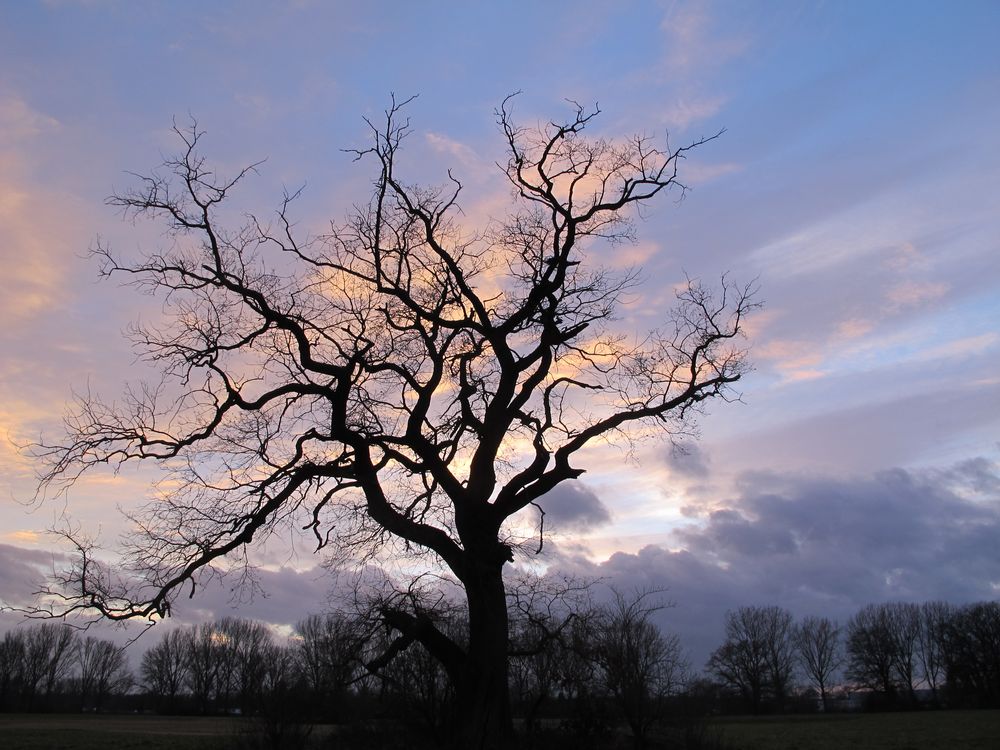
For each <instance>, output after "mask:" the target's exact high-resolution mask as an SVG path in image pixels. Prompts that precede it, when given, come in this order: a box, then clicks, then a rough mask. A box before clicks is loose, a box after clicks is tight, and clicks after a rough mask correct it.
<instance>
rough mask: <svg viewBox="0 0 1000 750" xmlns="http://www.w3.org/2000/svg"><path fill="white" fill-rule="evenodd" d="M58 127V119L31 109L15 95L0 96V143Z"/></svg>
mask: <svg viewBox="0 0 1000 750" xmlns="http://www.w3.org/2000/svg"><path fill="white" fill-rule="evenodd" d="M58 127H59V121H58V120H56V119H55V118H54V117H49V116H48V115H46V114H43V113H41V112H36V111H35V110H33V109H32V108H31V107H30V106H29V105H28V103H27V102H25V101H24V100H23V99H21V98H20V97H17V96H8V97H4V98H0V143H6V144H10V143H16V142H18V141H23V140H27V139H29V138H34V137H35V136H37V135H39V134H41V133H44V132H46V131H51V130H55V129H56V128H58Z"/></svg>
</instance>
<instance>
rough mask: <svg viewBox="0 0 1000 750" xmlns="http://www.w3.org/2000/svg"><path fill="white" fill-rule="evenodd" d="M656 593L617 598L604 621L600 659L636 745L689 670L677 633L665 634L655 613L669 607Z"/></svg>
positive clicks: (617, 594) (617, 595) (658, 718)
mask: <svg viewBox="0 0 1000 750" xmlns="http://www.w3.org/2000/svg"><path fill="white" fill-rule="evenodd" d="M656 593H657V592H655V591H644V592H639V593H637V594H636V595H635V596H633V597H631V598H629V597H626V596H624V595H623V594H622V593H621V592H619V591H615V592H614V602H613V603H612V605H611V606H610V607H609V608H608V609H607V610H606V612H605V616H604V617H603V618H602V619H601V622H600V624H599V626H598V627H599V628H600V630H599V633H600V635H599V642H598V647H597V653H598V660H599V663H600V665H601V669H602V672H603V674H604V681H605V685H606V688H607V690H608V692H609V693H610V694H611V696H612V698H613V699H614V701H615V703H616V704H617V705H618V707H619V709H620V710H621V712H622V714H623V715H624V717H625V720H626V722H628V725H629V728H630V729H631V730H632V736H633V738H634V741H635V747H636V748H643V747H645V746H646V739H647V735H648V733H649V730H650V729H651V728H652V727H653V726H654V725H655V724H656V723H657V722H659V721H662V720H663V719H664V718H665V716H666V709H667V706H666V703H667V700H668V699H669V698H670V697H671V696H673V695H675V694H676V693H677V691H678V690H679V688H680V686H681V683H682V681H683V679H684V675H685V672H686V669H687V663H686V662H685V660H684V657H683V654H682V653H681V647H680V640H679V639H678V638H677V636H676V635H664V634H663V633H661V632H660V630H659V628H658V627H657V626H656V625H655V624H654V623H653V622H652V620H651V619H650V617H651V616H652V614H653V613H654V612H656V611H658V610H660V609H662V608H663V606H664V605H661V604H656V603H654V602H651V601H650V598H651V597H653V596H655V595H656Z"/></svg>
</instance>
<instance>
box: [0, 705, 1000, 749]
mask: <svg viewBox="0 0 1000 750" xmlns="http://www.w3.org/2000/svg"><path fill="white" fill-rule="evenodd" d="M249 727H250V723H249V722H248V721H247V720H245V719H228V718H203V717H187V716H185V717H158V716H130V715H122V716H84V715H44V714H33V715H23V714H21V715H17V714H15V715H10V714H6V715H5V714H0V747H3V748H4V750H8V749H9V750H107V748H114V750H140V748H141V749H142V750H168V749H169V750H216V749H218V748H238V747H240V746H241V744H242V743H240V742H238V740H237V738H238V737H239V735H240V733H241V732H242V731H245V730H246V729H248V728H249ZM712 729H713V730H715V731H717V732H718V733H719V735H721V737H722V739H724V740H725V741H726V743H727V744H728V745H729V746H730V747H732V748H733V749H734V750H845V749H846V750H938V749H939V748H948V750H994V749H995V748H997V747H1000V711H939V712H924V713H894V714H838V715H835V716H778V717H760V718H748V717H734V718H722V719H717V720H715V721H714V722H713V723H712ZM318 734H321V735H322V734H323V733H322V732H319V733H318ZM314 736H315V735H314ZM323 744H325V743H323ZM618 744H621V743H618Z"/></svg>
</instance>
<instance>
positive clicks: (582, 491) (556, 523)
mask: <svg viewBox="0 0 1000 750" xmlns="http://www.w3.org/2000/svg"><path fill="white" fill-rule="evenodd" d="M538 504H539V505H541V506H542V508H543V509H544V511H545V523H546V528H550V529H552V530H553V531H555V532H561V531H583V530H585V529H591V528H594V527H595V526H599V525H601V524H604V523H607V522H608V521H610V520H611V514H610V513H609V512H608V509H607V508H606V507H605V505H604V503H602V502H601V499H600V498H599V497H598V496H597V495H596V494H595V493H594V492H593V490H591V489H590V488H589V487H587V486H586V485H585V484H583V483H582V482H563V483H562V484H560V485H559V486H557V487H556V488H555V489H554V490H552V491H551V492H549V493H547V494H546V495H544V496H543V497H542V498H541V499H540V500H539V501H538Z"/></svg>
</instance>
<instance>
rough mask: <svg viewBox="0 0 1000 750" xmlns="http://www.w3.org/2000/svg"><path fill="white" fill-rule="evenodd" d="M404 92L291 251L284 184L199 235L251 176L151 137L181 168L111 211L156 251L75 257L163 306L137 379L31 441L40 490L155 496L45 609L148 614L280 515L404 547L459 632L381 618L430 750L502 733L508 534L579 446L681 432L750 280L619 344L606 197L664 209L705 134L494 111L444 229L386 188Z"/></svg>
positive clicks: (734, 328) (192, 144)
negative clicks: (413, 668)
mask: <svg viewBox="0 0 1000 750" xmlns="http://www.w3.org/2000/svg"><path fill="white" fill-rule="evenodd" d="M405 104H406V102H402V103H397V102H396V101H395V100H393V103H392V105H391V107H390V108H389V109H388V110H387V111H386V113H385V119H384V121H383V122H381V123H378V124H376V123H373V122H369V123H368V124H369V125H370V133H371V144H370V146H369V147H368V148H365V149H359V150H357V151H355V152H354V155H355V156H356V158H357V159H359V160H364V161H369V162H372V163H373V164H374V166H375V172H376V177H375V180H374V189H373V191H372V196H371V198H370V200H369V201H368V202H367V203H366V204H365V205H363V206H361V207H359V208H357V209H356V211H355V213H354V214H353V215H352V216H351V217H350V218H349V219H348V220H347V221H345V222H344V223H341V224H339V225H335V226H334V227H333V228H332V229H331V231H330V232H329V234H327V235H324V236H320V237H305V238H300V237H298V236H297V233H296V230H295V227H294V225H293V222H292V219H291V218H290V215H289V211H290V204H291V203H292V201H293V200H294V198H295V195H286V196H285V199H284V201H283V203H282V205H281V207H280V209H279V210H278V211H277V215H276V218H275V219H274V220H272V221H265V220H262V219H259V218H256V217H251V218H250V219H249V220H248V221H247V222H246V223H245V224H243V225H242V226H236V227H226V226H225V225H224V223H223V220H222V219H221V218H220V211H221V206H222V205H223V204H224V203H225V202H226V201H227V200H228V199H229V198H230V197H231V194H232V192H233V191H234V188H235V187H236V186H237V183H238V182H239V181H240V180H241V179H242V178H244V177H245V176H246V175H247V174H248V173H249V172H251V171H253V167H250V168H248V169H245V170H243V171H242V172H240V173H239V174H237V175H236V177H234V178H232V179H223V178H220V177H218V176H217V175H216V174H214V173H213V172H212V171H211V170H210V168H209V167H208V165H207V163H206V161H205V159H204V157H203V156H201V154H200V152H199V142H200V139H201V135H202V134H201V133H200V132H199V131H198V129H197V127H196V126H192V127H191V128H190V129H189V130H180V129H178V130H177V134H178V135H179V136H180V138H181V139H182V141H183V144H184V148H183V153H182V154H181V155H180V156H179V157H178V158H176V159H173V160H170V161H168V162H166V164H165V168H164V170H162V171H159V172H154V173H152V174H151V175H149V176H145V177H141V178H139V181H138V184H137V186H136V188H135V189H134V190H132V191H131V192H127V193H124V194H121V195H117V196H115V197H113V198H111V199H110V202H111V204H112V205H114V206H118V207H120V208H121V209H122V210H123V211H124V212H125V214H126V215H128V216H130V217H131V216H151V217H154V218H158V219H161V220H164V221H165V222H166V225H167V227H168V229H169V232H170V235H171V241H170V242H169V243H168V246H167V247H166V248H164V249H162V250H159V251H155V252H152V253H149V254H147V255H145V256H144V257H143V258H141V259H140V260H139V261H137V262H128V261H126V260H123V259H121V258H119V257H117V256H116V255H115V254H114V253H113V252H112V251H111V249H110V248H108V247H107V246H105V245H103V244H100V243H99V244H98V245H97V247H96V248H95V250H94V253H95V255H97V256H98V258H100V259H101V261H102V262H103V272H104V273H105V274H107V275H114V276H121V277H123V278H126V279H129V280H131V281H132V282H134V284H135V285H136V286H137V287H139V288H140V289H141V290H143V291H146V292H149V293H153V294H157V295H161V296H162V298H163V300H164V304H165V306H166V308H167V312H168V317H169V321H170V322H169V323H167V324H166V325H165V326H164V327H162V328H159V329H157V328H151V327H139V326H137V327H136V328H135V329H134V335H135V338H136V339H137V341H138V343H139V345H140V346H141V347H142V348H143V349H144V350H145V352H146V355H147V357H148V359H149V360H151V361H152V362H153V363H154V364H156V365H157V366H159V367H160V368H161V369H162V372H163V374H164V378H163V380H162V382H161V383H159V384H156V385H144V386H140V387H133V388H131V389H129V390H128V391H127V392H126V393H125V395H124V397H123V399H122V400H121V401H120V402H119V404H118V405H115V404H113V403H107V402H104V401H102V400H100V399H99V398H97V397H96V396H93V397H92V396H87V397H85V398H83V399H81V402H80V405H79V409H78V410H77V411H76V413H74V414H73V415H72V416H71V417H70V418H69V419H68V425H69V437H68V439H67V440H66V441H65V442H63V443H62V444H59V445H49V446H45V447H42V448H41V449H40V453H41V454H42V456H43V458H46V459H47V461H48V463H47V469H46V472H45V474H44V476H43V486H45V487H47V488H50V489H62V488H63V487H64V486H65V485H66V484H71V483H72V482H73V480H74V479H75V478H77V477H78V476H79V475H80V474H81V473H82V472H84V471H87V470H88V469H91V468H92V467H95V466H100V465H105V464H111V465H119V464H121V463H123V462H128V461H133V460H144V459H148V460H152V461H154V462H160V463H162V464H163V465H165V466H166V467H167V468H168V470H169V471H170V472H171V473H172V474H171V477H170V479H171V482H170V485H169V486H170V491H169V492H168V493H165V494H164V495H163V496H162V497H161V498H159V499H158V500H157V501H155V502H153V503H152V504H151V506H150V507H148V508H146V509H145V510H143V511H140V512H138V513H136V514H135V521H136V534H135V535H134V536H133V537H131V539H130V542H129V548H128V549H127V550H126V553H125V558H124V563H123V567H121V568H118V569H115V570H111V569H109V568H108V567H106V566H104V565H102V564H101V563H100V562H99V560H98V559H97V556H96V555H95V549H94V548H93V547H92V546H91V544H90V543H88V542H86V541H83V540H79V539H77V540H76V541H77V549H78V552H79V558H78V560H77V563H76V565H75V566H74V567H73V569H72V570H70V571H68V572H67V573H66V575H65V576H63V577H62V579H61V580H60V581H59V582H58V586H55V587H53V593H58V595H59V596H61V597H62V602H63V605H64V610H65V609H68V610H79V609H84V610H96V611H97V612H99V613H101V614H102V615H103V616H105V617H110V618H112V619H124V618H131V617H157V616H163V615H165V614H167V613H168V612H169V608H170V606H171V604H172V602H173V601H174V600H175V599H176V597H177V596H178V595H179V594H180V592H181V588H182V586H183V584H185V583H186V582H191V583H192V585H194V582H195V581H196V580H197V579H198V577H199V575H201V574H204V573H205V571H207V570H209V569H210V568H211V566H213V565H219V564H221V563H222V561H223V559H224V558H226V557H227V556H229V557H233V556H236V557H239V556H241V555H245V554H246V553H245V551H244V550H245V547H246V545H248V544H249V543H250V542H252V541H255V540H259V539H260V538H261V537H264V536H266V535H267V534H268V533H270V532H272V531H274V530H275V529H277V528H280V527H283V526H284V525H288V524H298V525H300V526H303V527H304V528H305V529H307V530H309V531H311V532H312V533H313V534H314V535H315V539H316V542H317V546H318V547H319V548H323V547H326V546H327V545H332V546H334V547H336V548H338V549H349V550H353V551H362V552H363V553H364V554H368V555H375V554H377V553H378V554H383V553H384V554H388V553H407V554H415V553H429V554H430V555H432V556H434V557H436V558H437V560H439V561H440V564H441V565H443V566H444V568H445V569H447V571H448V572H449V573H450V574H451V575H452V576H454V578H455V579H457V581H458V582H459V583H460V584H461V587H462V588H463V590H464V595H465V598H466V600H467V609H468V633H467V638H465V639H464V642H461V643H460V642H458V641H456V640H455V639H454V638H452V637H451V636H450V635H449V634H447V633H445V632H442V631H441V630H440V629H439V628H438V627H437V626H436V625H435V622H434V620H433V618H430V617H427V616H426V614H425V613H423V612H422V611H420V610H406V609H405V608H402V607H400V608H393V607H391V606H388V605H387V606H385V607H384V611H383V612H381V614H382V616H383V617H384V618H385V620H386V621H387V622H388V623H390V624H391V625H392V626H393V627H394V628H396V629H397V630H399V631H401V632H402V633H403V634H404V635H406V636H407V637H408V638H409V639H410V640H411V641H413V640H415V641H419V642H420V644H422V645H423V646H424V647H425V648H426V649H427V651H428V652H429V653H430V654H432V655H433V656H434V657H435V658H436V659H438V660H439V661H440V662H441V664H442V665H443V667H444V670H445V671H446V673H447V674H448V676H449V678H450V680H451V681H452V683H453V685H454V686H455V695H456V696H457V701H458V705H457V707H456V716H459V717H461V724H462V726H460V727H459V728H458V730H459V731H458V739H457V740H456V741H458V742H460V743H461V744H463V746H465V747H481V746H489V745H495V744H503V743H505V742H506V741H507V738H509V736H510V734H511V717H510V709H509V705H508V692H507V654H506V651H507V640H508V617H507V609H506V599H505V591H504V580H503V576H502V571H503V569H504V566H505V565H506V564H508V563H510V562H511V561H512V560H513V548H514V546H515V542H514V540H513V538H512V536H511V533H510V531H509V527H508V526H507V525H506V524H507V520H508V519H509V518H510V517H511V516H513V515H514V514H516V513H518V512H519V511H522V510H524V509H526V508H528V506H531V505H535V504H538V503H539V502H541V503H542V504H544V497H545V494H546V493H547V492H549V491H551V490H552V489H553V488H555V487H556V486H557V485H559V484H560V483H562V482H566V481H568V480H573V479H577V478H578V477H580V476H581V475H582V474H583V473H584V468H583V467H582V466H580V465H578V463H576V460H577V457H578V455H579V453H580V451H581V450H582V449H583V448H585V447H587V446H588V445H591V444H593V443H594V442H595V441H599V440H615V441H624V442H627V441H630V440H633V439H636V438H639V437H644V436H646V435H648V434H649V433H650V432H651V430H650V428H656V429H657V430H659V431H660V432H661V433H662V432H665V433H666V434H667V435H676V434H679V433H686V432H689V431H690V429H691V418H692V416H693V415H695V414H696V413H697V412H698V407H699V405H700V404H702V403H703V402H705V401H706V400H709V399H714V398H723V399H727V398H730V397H731V396H732V391H731V390H730V388H731V385H732V384H733V383H735V382H736V381H737V380H739V378H740V377H741V376H742V375H743V374H744V373H745V372H746V371H747V362H746V357H745V352H744V350H743V349H742V348H741V345H740V336H741V334H742V327H743V323H744V320H745V316H746V315H747V313H748V312H749V311H750V310H751V309H752V308H753V307H754V305H755V302H754V301H753V294H752V292H753V289H752V288H751V287H750V286H734V285H733V284H731V283H730V282H728V281H727V280H726V279H723V282H722V284H721V286H720V287H719V288H718V289H716V290H714V291H713V290H712V289H709V288H707V287H705V286H703V285H701V284H700V283H698V282H697V281H689V282H688V284H687V285H686V286H685V287H684V288H683V289H681V291H680V292H679V293H678V295H677V297H678V304H677V306H676V308H675V310H674V312H673V313H672V315H671V316H670V317H669V319H668V320H666V321H665V322H664V325H663V327H662V328H660V329H658V330H655V331H652V332H650V333H649V334H648V335H646V336H644V337H642V338H640V339H638V340H633V339H632V338H631V337H630V336H627V335H624V334H621V333H619V332H617V331H616V330H615V329H614V328H613V326H612V325H610V322H611V321H612V320H613V316H614V314H615V311H616V308H617V307H618V306H619V305H620V303H621V302H622V299H623V296H624V295H626V294H627V293H630V292H631V291H632V290H633V288H634V287H635V286H636V284H637V276H636V275H635V273H630V272H627V273H623V274H617V275H616V274H615V273H612V272H610V271H608V270H605V269H603V268H599V267H594V266H592V265H591V264H590V263H589V262H588V260H587V257H586V253H585V248H586V247H588V246H590V245H592V244H593V243H596V242H609V241H610V242H616V241H621V240H625V239H629V238H630V237H631V236H632V227H631V224H630V220H629V218H630V215H631V213H632V212H631V209H633V208H635V207H637V206H639V205H641V204H643V203H645V202H647V201H649V200H651V199H652V198H654V197H656V196H658V195H659V194H661V193H668V192H674V191H676V192H677V193H681V194H682V192H683V190H684V186H683V185H682V183H680V182H679V181H678V178H677V174H678V172H677V170H678V166H679V165H680V163H681V161H682V160H683V159H684V157H685V154H686V153H687V152H688V151H689V150H690V149H691V148H693V147H695V146H698V145H700V144H702V143H704V142H705V141H706V140H710V139H702V140H700V141H697V142H695V143H693V144H691V145H688V146H684V147H681V148H676V149H671V148H670V147H669V145H667V146H660V145H657V144H656V143H655V142H654V141H653V140H652V139H651V138H649V137H645V136H637V137H634V138H632V139H628V140H625V141H612V140H607V139H590V138H587V137H585V136H584V131H585V129H586V128H587V127H588V126H589V125H590V124H591V123H592V121H593V118H594V117H595V116H596V115H597V114H598V110H597V109H596V108H595V109H594V110H589V111H588V110H585V109H584V108H582V107H579V106H574V109H573V111H572V114H571V116H570V117H569V118H568V119H567V120H566V121H565V122H562V123H553V124H549V125H545V126H541V127H540V128H537V129H524V128H521V127H519V126H517V125H516V124H515V123H514V121H513V119H512V117H511V112H510V106H509V105H510V100H509V99H508V100H505V101H504V103H503V105H502V106H501V107H500V109H499V110H498V112H497V118H498V123H499V127H500V130H501V132H502V134H503V137H504V140H505V143H506V147H507V151H508V154H507V159H506V161H505V162H504V163H502V164H501V165H500V168H501V169H502V171H503V173H504V174H505V175H506V177H507V179H508V180H509V182H510V185H511V186H512V188H513V200H512V206H511V210H510V211H509V213H508V214H507V215H506V216H504V217H500V218H498V219H495V220H493V221H492V222H490V223H489V224H488V225H487V226H485V227H479V228H470V227H466V226H463V225H462V223H461V222H460V220H459V202H458V199H459V195H460V192H461V189H462V185H461V183H460V182H459V180H458V179H457V178H455V177H454V176H452V175H451V173H450V172H449V173H448V182H447V184H446V185H445V186H443V187H415V186H412V185H410V184H408V183H406V182H405V181H404V180H403V178H402V177H401V176H400V175H399V174H398V171H397V157H398V154H399V151H400V148H401V145H402V143H403V141H404V139H405V137H406V135H407V133H408V132H409V131H410V126H409V122H408V120H406V119H405V117H404V115H403V113H402V109H403V107H404V105H405ZM713 137H714V136H713ZM404 600H405V599H401V600H393V601H404Z"/></svg>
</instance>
